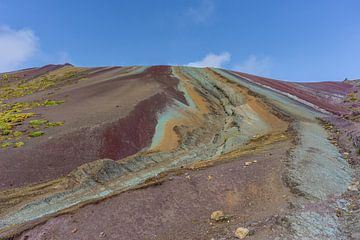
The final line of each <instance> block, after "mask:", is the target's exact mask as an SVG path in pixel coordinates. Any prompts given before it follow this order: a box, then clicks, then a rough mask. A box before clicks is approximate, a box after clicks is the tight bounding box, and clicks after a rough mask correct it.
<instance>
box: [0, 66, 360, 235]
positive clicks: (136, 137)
mask: <svg viewBox="0 0 360 240" xmlns="http://www.w3.org/2000/svg"><path fill="white" fill-rule="evenodd" d="M4 75H6V76H5V77H4ZM0 91H1V92H0V98H1V99H0V101H1V113H0V130H1V136H0V141H1V142H0V146H1V148H0V239H24V240H25V239H28V240H29V239H44V240H45V239H124V240H128V239H159V240H160V239H164V240H165V239H209V240H210V239H214V240H216V239H238V238H239V236H236V234H235V232H236V229H237V228H239V227H242V228H246V229H247V230H248V231H249V232H248V234H247V235H246V239H360V225H359V220H360V210H359V209H360V192H359V190H360V189H359V188H360V183H359V176H360V175H359V169H358V166H359V163H360V159H359V157H360V152H359V151H360V150H359V149H360V125H359V124H360V83H359V81H345V82H323V83H290V82H285V81H276V80H272V79H268V78H263V77H258V76H254V75H250V74H245V73H238V72H233V71H226V70H222V69H215V68H190V67H170V66H152V67H140V66H135V67H99V68H79V67H74V66H72V65H70V64H65V65H48V66H44V67H42V68H33V69H25V70H20V71H17V72H11V73H6V74H3V75H2V82H1V84H0ZM214 211H222V212H223V213H224V215H225V216H224V217H222V218H221V219H220V220H214V219H211V218H210V216H211V214H212V213H213V212H214Z"/></svg>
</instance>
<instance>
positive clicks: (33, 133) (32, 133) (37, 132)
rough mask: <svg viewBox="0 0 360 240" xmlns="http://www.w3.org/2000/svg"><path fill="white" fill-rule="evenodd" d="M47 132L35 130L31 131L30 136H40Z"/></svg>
mask: <svg viewBox="0 0 360 240" xmlns="http://www.w3.org/2000/svg"><path fill="white" fill-rule="evenodd" d="M44 134H45V133H44V132H43V131H34V132H31V133H29V137H40V136H42V135H44Z"/></svg>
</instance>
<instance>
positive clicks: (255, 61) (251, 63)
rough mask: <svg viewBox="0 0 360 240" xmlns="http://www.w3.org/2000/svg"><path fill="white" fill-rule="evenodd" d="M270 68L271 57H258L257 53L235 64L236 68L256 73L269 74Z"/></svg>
mask: <svg viewBox="0 0 360 240" xmlns="http://www.w3.org/2000/svg"><path fill="white" fill-rule="evenodd" d="M270 68H271V61H270V58H268V57H257V56H255V55H250V56H249V57H248V58H247V59H246V60H245V61H244V62H242V63H240V64H237V65H235V66H234V70H237V71H240V72H246V73H251V74H254V75H268V74H269V73H270Z"/></svg>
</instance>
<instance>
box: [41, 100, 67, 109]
mask: <svg viewBox="0 0 360 240" xmlns="http://www.w3.org/2000/svg"><path fill="white" fill-rule="evenodd" d="M64 102H65V101H56V100H45V102H44V106H45V107H51V106H56V105H59V104H62V103H64Z"/></svg>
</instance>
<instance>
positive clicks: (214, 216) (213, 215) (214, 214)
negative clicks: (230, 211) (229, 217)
mask: <svg viewBox="0 0 360 240" xmlns="http://www.w3.org/2000/svg"><path fill="white" fill-rule="evenodd" d="M224 217H225V215H224V212H223V211H215V212H212V213H211V216H210V218H211V220H215V221H220V220H222V219H223V218H224Z"/></svg>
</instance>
